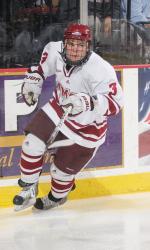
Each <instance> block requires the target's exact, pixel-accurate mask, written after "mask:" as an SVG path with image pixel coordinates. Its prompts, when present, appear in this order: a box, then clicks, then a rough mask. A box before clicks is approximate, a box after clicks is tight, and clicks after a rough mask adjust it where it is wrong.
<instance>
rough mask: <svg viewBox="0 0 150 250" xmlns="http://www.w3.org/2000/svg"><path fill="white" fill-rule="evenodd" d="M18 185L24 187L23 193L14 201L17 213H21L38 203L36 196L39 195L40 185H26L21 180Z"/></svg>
mask: <svg viewBox="0 0 150 250" xmlns="http://www.w3.org/2000/svg"><path fill="white" fill-rule="evenodd" d="M18 185H19V186H20V187H22V191H21V192H20V193H19V194H18V195H16V196H15V197H14V199H13V204H14V205H15V207H14V210H15V211H20V210H23V209H25V208H27V207H30V206H32V205H33V204H34V203H35V202H36V196H37V194H38V183H33V184H30V183H25V182H23V181H22V180H21V179H19V180H18Z"/></svg>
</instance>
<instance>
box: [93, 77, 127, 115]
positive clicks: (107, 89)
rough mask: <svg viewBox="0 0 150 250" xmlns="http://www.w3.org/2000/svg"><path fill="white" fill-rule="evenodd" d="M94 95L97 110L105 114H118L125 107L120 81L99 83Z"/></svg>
mask: <svg viewBox="0 0 150 250" xmlns="http://www.w3.org/2000/svg"><path fill="white" fill-rule="evenodd" d="M99 85H100V86H99V87H98V91H97V93H96V94H95V95H93V102H94V107H95V111H96V112H98V113H100V114H101V115H104V116H111V115H116V114H118V113H119V111H120V110H121V108H122V107H123V92H122V88H121V86H120V84H119V83H118V81H117V80H116V81H115V80H114V81H110V82H106V83H101V84H99Z"/></svg>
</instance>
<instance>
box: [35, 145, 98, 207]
mask: <svg viewBox="0 0 150 250" xmlns="http://www.w3.org/2000/svg"><path fill="white" fill-rule="evenodd" d="M94 154H95V149H94V148H92V149H89V148H85V147H82V146H80V145H77V144H74V145H71V146H68V147H62V148H59V149H58V151H57V153H56V158H55V159H54V163H53V164H52V166H51V178H52V179H51V190H50V192H49V194H48V195H46V196H44V197H42V198H38V199H36V203H35V204H34V207H35V208H36V209H41V210H46V209H51V208H54V207H56V206H59V205H62V204H63V203H65V202H66V201H67V196H68V194H69V192H70V191H71V190H72V189H73V188H74V180H75V176H76V174H77V173H78V172H79V171H80V170H81V169H82V168H84V167H85V166H86V164H87V163H88V162H89V161H90V160H91V159H92V158H93V156H94Z"/></svg>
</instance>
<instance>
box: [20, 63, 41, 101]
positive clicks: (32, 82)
mask: <svg viewBox="0 0 150 250" xmlns="http://www.w3.org/2000/svg"><path fill="white" fill-rule="evenodd" d="M43 80H44V77H43V76H42V75H41V74H40V73H39V72H38V70H37V67H31V68H30V69H29V70H28V72H27V73H26V74H25V78H24V81H23V84H22V88H21V94H22V96H23V99H24V101H25V103H26V104H27V105H28V106H32V105H34V104H35V103H36V102H37V101H38V98H39V95H40V94H41V91H42V85H43Z"/></svg>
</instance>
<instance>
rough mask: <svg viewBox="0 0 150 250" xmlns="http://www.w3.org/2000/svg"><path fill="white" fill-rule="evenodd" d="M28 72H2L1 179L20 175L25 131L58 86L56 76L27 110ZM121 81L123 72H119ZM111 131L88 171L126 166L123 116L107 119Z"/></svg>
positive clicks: (0, 78)
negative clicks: (23, 92)
mask: <svg viewBox="0 0 150 250" xmlns="http://www.w3.org/2000/svg"><path fill="white" fill-rule="evenodd" d="M24 72H25V69H15V70H14V69H9V70H1V71H0V176H4V177H5V176H16V175H19V173H20V172H19V160H20V152H21V144H22V141H23V138H24V133H23V130H24V128H25V126H26V124H27V123H28V122H29V121H30V120H31V119H32V117H33V116H34V115H35V113H36V111H37V110H38V109H39V108H40V107H41V106H43V105H44V104H45V103H46V102H47V101H48V100H49V98H50V97H51V95H52V91H53V89H54V87H55V76H52V77H49V78H47V79H46V81H45V82H44V86H43V89H42V94H41V96H40V100H39V103H38V105H36V106H34V107H28V106H27V105H26V104H25V103H24V102H23V101H22V98H21V96H20V92H21V84H22V80H23V78H24ZM116 72H117V75H118V79H119V82H121V70H117V71H116ZM108 124H109V129H108V134H107V138H106V142H105V143H104V145H102V146H101V147H100V149H99V150H98V152H97V154H96V156H95V158H94V159H93V160H92V161H91V162H90V163H89V164H88V166H87V167H86V169H85V170H89V169H94V170H96V169H105V168H116V167H117V168H118V167H122V166H123V157H122V113H120V114H118V115H117V116H116V117H112V118H110V119H109V120H108ZM49 162H50V155H49V153H48V152H47V153H46V154H45V157H44V167H43V172H48V171H49Z"/></svg>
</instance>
